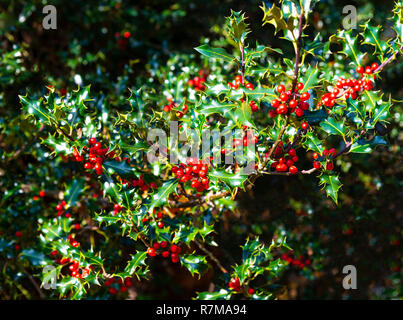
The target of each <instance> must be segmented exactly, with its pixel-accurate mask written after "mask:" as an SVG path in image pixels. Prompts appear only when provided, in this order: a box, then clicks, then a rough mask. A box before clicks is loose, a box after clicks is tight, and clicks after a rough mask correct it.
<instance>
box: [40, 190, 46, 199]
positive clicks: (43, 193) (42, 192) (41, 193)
mask: <svg viewBox="0 0 403 320" xmlns="http://www.w3.org/2000/svg"><path fill="white" fill-rule="evenodd" d="M45 194H46V193H45V191H44V190H42V191H41V192H39V196H40V197H41V198H43V197H44V196H45Z"/></svg>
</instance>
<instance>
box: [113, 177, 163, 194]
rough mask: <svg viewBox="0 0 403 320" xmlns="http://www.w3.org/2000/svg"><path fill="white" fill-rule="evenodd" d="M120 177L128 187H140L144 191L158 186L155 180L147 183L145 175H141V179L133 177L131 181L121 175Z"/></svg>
mask: <svg viewBox="0 0 403 320" xmlns="http://www.w3.org/2000/svg"><path fill="white" fill-rule="evenodd" d="M118 179H119V180H121V181H122V184H123V185H124V186H125V187H126V188H140V189H141V190H142V191H147V190H148V189H155V188H157V185H156V184H155V182H151V183H150V184H147V183H146V182H145V181H144V178H143V175H141V176H140V178H139V179H133V180H132V181H131V182H130V181H129V180H127V179H122V178H120V177H118Z"/></svg>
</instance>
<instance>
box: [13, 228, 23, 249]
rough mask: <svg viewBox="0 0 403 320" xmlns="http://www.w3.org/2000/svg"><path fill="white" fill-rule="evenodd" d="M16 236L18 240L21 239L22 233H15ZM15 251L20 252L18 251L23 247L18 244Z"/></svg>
mask: <svg viewBox="0 0 403 320" xmlns="http://www.w3.org/2000/svg"><path fill="white" fill-rule="evenodd" d="M15 236H16V237H17V238H21V236H22V233H21V231H16V232H15ZM14 249H15V250H17V251H18V250H20V249H21V246H20V245H19V244H18V243H16V244H15V245H14Z"/></svg>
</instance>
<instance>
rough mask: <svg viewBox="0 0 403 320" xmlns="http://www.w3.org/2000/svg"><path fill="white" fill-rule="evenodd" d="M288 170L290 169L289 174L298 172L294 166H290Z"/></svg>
mask: <svg viewBox="0 0 403 320" xmlns="http://www.w3.org/2000/svg"><path fill="white" fill-rule="evenodd" d="M288 171H290V173H291V174H296V173H297V172H298V169H297V167H296V166H291V167H290V168H289V169H288Z"/></svg>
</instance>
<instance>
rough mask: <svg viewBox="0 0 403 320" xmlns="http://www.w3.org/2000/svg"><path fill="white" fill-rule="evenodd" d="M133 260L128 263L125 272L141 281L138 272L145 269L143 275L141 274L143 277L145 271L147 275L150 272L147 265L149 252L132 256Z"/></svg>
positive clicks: (141, 252)
mask: <svg viewBox="0 0 403 320" xmlns="http://www.w3.org/2000/svg"><path fill="white" fill-rule="evenodd" d="M130 257H131V260H130V261H129V262H128V263H127V266H126V268H125V272H127V273H128V274H129V275H133V274H134V275H136V277H137V278H138V279H139V280H140V276H139V275H140V274H139V273H138V272H137V271H138V270H139V269H141V268H144V267H143V266H145V270H143V273H141V276H144V271H145V272H146V273H147V272H148V266H147V264H146V263H145V260H146V258H147V252H146V251H138V252H137V253H136V254H135V255H130Z"/></svg>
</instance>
